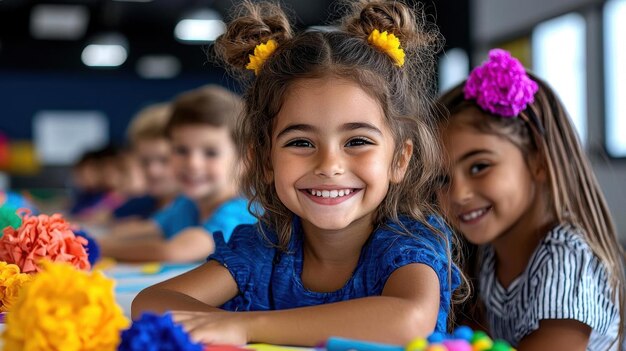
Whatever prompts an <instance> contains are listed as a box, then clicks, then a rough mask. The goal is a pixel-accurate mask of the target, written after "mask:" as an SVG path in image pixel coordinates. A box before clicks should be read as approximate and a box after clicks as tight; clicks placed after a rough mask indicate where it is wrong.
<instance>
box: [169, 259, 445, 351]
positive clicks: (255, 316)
mask: <svg viewBox="0 0 626 351" xmlns="http://www.w3.org/2000/svg"><path fill="white" fill-rule="evenodd" d="M224 270H225V269H224ZM231 279H232V278H231ZM208 286H210V285H207V287H208ZM232 288H234V287H233V286H228V287H227V288H220V290H224V289H229V292H230V293H232V292H233V290H230V289H232ZM235 291H236V290H235ZM439 294H440V291H439V281H438V278H437V275H436V273H435V272H434V271H433V270H432V268H430V267H428V266H426V265H423V264H417V263H414V264H409V265H407V266H404V267H402V268H399V269H397V270H396V271H395V272H394V273H392V274H391V276H390V277H389V279H388V280H387V283H386V284H385V288H384V290H383V293H382V296H374V297H366V298H359V299H354V300H348V301H343V302H337V303H332V304H326V305H319V306H311V307H302V308H294V309H288V310H280V311H267V312H240V313H215V312H208V313H199V312H175V313H174V318H175V320H177V321H179V322H180V323H182V324H183V326H184V327H185V329H187V330H188V331H189V333H190V335H191V337H192V338H193V339H195V340H197V341H201V342H203V343H205V344H244V343H247V342H264V343H272V344H283V345H305V346H314V345H315V344H317V343H319V342H320V341H323V340H326V339H327V338H328V337H330V336H342V337H347V338H355V339H363V340H372V341H378V342H386V343H394V344H405V343H407V342H408V341H410V340H411V339H413V338H415V337H418V336H421V337H425V336H427V335H428V334H430V333H431V332H432V331H433V330H434V328H435V325H436V322H437V316H438V312H439ZM224 296H226V295H224ZM177 301H182V300H177ZM190 306H191V307H193V309H194V310H196V311H197V310H201V308H196V307H198V306H195V305H193V306H192V304H190ZM213 306H216V305H213ZM217 306H219V305H217Z"/></svg>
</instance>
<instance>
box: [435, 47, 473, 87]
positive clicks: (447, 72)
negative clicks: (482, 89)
mask: <svg viewBox="0 0 626 351" xmlns="http://www.w3.org/2000/svg"><path fill="white" fill-rule="evenodd" d="M468 75H469V58H468V57H467V53H466V52H465V50H463V49H460V48H454V49H451V50H448V51H446V52H444V54H443V56H441V58H440V59H439V92H440V93H443V92H445V91H447V90H448V89H451V88H453V87H454V86H456V85H457V84H459V83H461V82H462V81H463V80H464V79H465V78H467V76H468Z"/></svg>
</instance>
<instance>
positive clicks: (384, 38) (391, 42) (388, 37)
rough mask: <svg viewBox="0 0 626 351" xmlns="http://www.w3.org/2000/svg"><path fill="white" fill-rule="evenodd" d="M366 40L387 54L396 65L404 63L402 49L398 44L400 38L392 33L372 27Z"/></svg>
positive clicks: (400, 65) (399, 65)
mask: <svg viewBox="0 0 626 351" xmlns="http://www.w3.org/2000/svg"><path fill="white" fill-rule="evenodd" d="M367 41H368V42H369V43H370V44H371V45H373V46H374V47H376V48H378V49H379V50H380V51H382V52H384V53H386V54H387V55H389V57H391V58H392V59H393V61H394V62H395V63H396V65H397V66H398V67H402V66H403V65H404V56H405V54H404V50H402V47H401V46H400V39H398V37H396V36H395V35H394V34H393V33H387V31H384V32H382V33H381V32H380V31H378V29H374V30H373V31H372V33H370V35H369V37H368V38H367Z"/></svg>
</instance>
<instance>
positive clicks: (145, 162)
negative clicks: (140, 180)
mask: <svg viewBox="0 0 626 351" xmlns="http://www.w3.org/2000/svg"><path fill="white" fill-rule="evenodd" d="M134 152H135V155H136V157H137V159H138V160H139V164H140V165H141V169H142V170H143V174H144V176H145V178H146V187H147V191H148V194H150V195H152V196H155V197H163V196H171V195H172V194H173V193H175V192H176V188H177V185H176V178H175V177H174V169H173V167H172V165H171V158H172V150H171V146H170V143H169V141H168V140H167V139H144V140H138V141H137V142H136V143H135V145H134Z"/></svg>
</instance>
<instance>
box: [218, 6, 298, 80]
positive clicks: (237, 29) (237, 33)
mask: <svg viewBox="0 0 626 351" xmlns="http://www.w3.org/2000/svg"><path fill="white" fill-rule="evenodd" d="M292 36H293V32H292V29H291V24H290V23H289V19H288V18H287V15H286V14H285V12H284V11H283V10H282V9H281V8H280V7H279V6H278V5H276V4H273V3H269V2H260V3H253V2H251V1H244V2H243V3H242V4H241V5H240V7H239V9H238V11H235V16H233V19H232V20H231V22H230V23H228V25H227V27H226V32H225V33H224V34H223V35H222V36H220V37H219V38H218V39H217V41H216V42H215V51H216V53H217V55H218V56H219V57H220V58H221V59H222V60H223V61H224V62H226V63H227V64H229V65H230V66H232V67H233V68H235V69H237V70H242V71H245V67H246V65H247V64H248V62H249V56H248V55H250V54H252V53H253V52H254V48H255V47H256V46H257V45H259V44H262V43H265V42H267V41H268V40H270V39H273V40H275V41H276V42H277V43H278V45H280V44H282V43H284V42H285V41H287V40H289V39H291V37H292Z"/></svg>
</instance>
